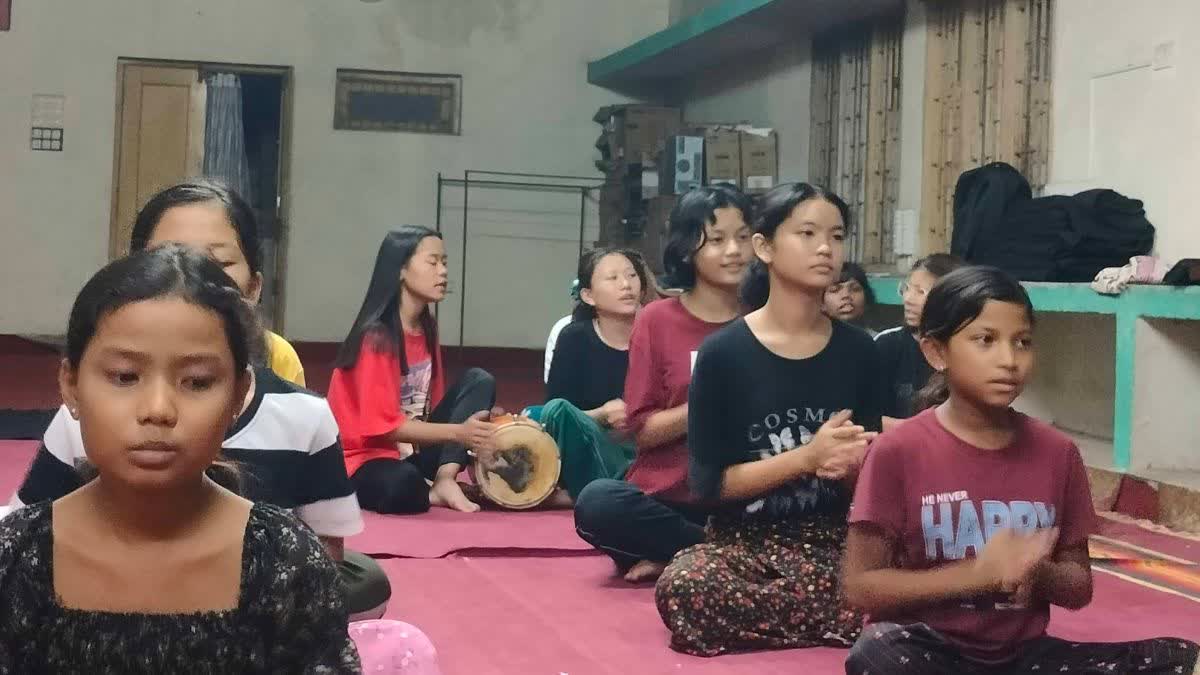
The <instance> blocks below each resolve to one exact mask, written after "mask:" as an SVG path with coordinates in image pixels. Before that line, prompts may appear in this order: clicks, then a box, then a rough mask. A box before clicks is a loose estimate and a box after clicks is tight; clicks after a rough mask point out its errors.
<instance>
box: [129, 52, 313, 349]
mask: <svg viewBox="0 0 1200 675" xmlns="http://www.w3.org/2000/svg"><path fill="white" fill-rule="evenodd" d="M128 66H158V67H162V68H188V69H193V68H194V69H197V70H198V71H199V73H200V75H201V76H203V75H204V72H205V71H206V70H221V71H224V72H232V73H246V74H255V75H264V74H266V75H279V76H280V78H281V79H282V94H281V97H280V98H281V100H280V111H279V113H280V118H279V167H278V171H277V172H276V181H277V185H276V186H275V195H276V200H277V202H276V203H277V205H276V208H275V212H276V220H277V221H278V223H279V233H278V234H279V239H278V242H277V245H278V249H277V251H276V255H275V269H274V270H273V272H274V274H275V279H276V284H275V314H274V317H273V319H272V322H271V323H272V325H271V326H268V328H282V327H283V325H284V315H285V314H286V312H287V258H288V246H289V243H290V240H291V227H290V225H289V223H290V215H291V203H292V199H291V197H292V194H291V173H292V106H293V101H294V96H293V87H294V76H295V71H294V69H293V68H292V66H276V65H256V64H247V63H225V62H221V61H186V60H179V59H143V58H133V57H124V56H122V57H118V58H117V68H116V101H115V104H114V108H113V110H114V119H113V168H112V189H111V191H110V192H111V194H110V199H111V207H110V212H109V219H108V242H109V243H108V254H109V257H110V258H111V257H112V255H113V254H114V251H116V250H117V248H116V247H115V242H114V240H113V237H114V236H115V233H116V232H117V218H118V214H117V192H118V188H120V175H121V171H120V169H121V111H122V107H123V106H124V104H125V88H124V81H125V68H126V67H128Z"/></svg>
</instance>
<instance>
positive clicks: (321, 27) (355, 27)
mask: <svg viewBox="0 0 1200 675" xmlns="http://www.w3.org/2000/svg"><path fill="white" fill-rule="evenodd" d="M668 10H669V6H668V3H666V2H645V1H644V0H609V1H607V2H603V3H600V2H589V1H588V0H454V2H429V1H428V0H388V1H387V2H380V3H365V2H358V1H357V0H339V1H338V2H332V3H331V2H317V1H314V0H308V1H305V2H297V1H295V0H258V1H257V2H251V3H247V2H236V1H235V0H203V1H201V0H186V1H185V0H178V1H175V2H170V3H166V2H157V1H155V0H109V1H106V2H85V3H80V2H73V1H70V0H37V1H36V2H17V3H14V5H13V17H12V30H11V31H10V32H5V33H0V90H2V91H3V92H4V94H3V96H0V270H3V272H2V273H0V274H2V275H3V280H4V282H3V283H0V333H59V332H62V330H63V325H64V322H65V317H66V314H67V310H68V308H69V304H70V302H71V301H72V299H73V298H74V295H75V293H76V292H77V291H78V289H79V287H80V286H81V285H82V283H83V282H84V281H85V280H86V279H87V277H88V276H89V275H90V274H91V273H92V272H94V271H95V270H96V269H97V268H98V267H99V266H100V265H102V264H103V263H104V262H105V259H106V255H107V240H108V229H109V222H108V221H109V213H110V205H111V198H112V186H113V176H112V165H113V137H114V131H113V130H114V108H115V92H116V63H117V59H118V58H119V57H130V58H152V59H179V60H195V61H207V62H222V63H245V64H265V65H283V66H291V67H293V68H294V92H293V93H294V99H293V110H294V115H293V132H292V139H291V147H292V161H291V166H290V169H291V194H292V197H293V199H292V204H291V213H290V222H289V226H290V237H289V238H290V248H289V250H288V252H287V254H288V260H289V270H288V278H287V285H286V298H287V306H286V325H285V326H284V329H285V332H286V333H287V335H288V336H289V337H291V338H295V339H301V340H339V339H341V337H342V336H343V335H344V332H345V330H346V328H347V327H348V324H349V322H350V320H351V319H352V318H353V314H354V312H355V311H356V309H357V305H358V303H359V302H360V301H361V297H362V293H363V291H364V289H365V288H366V283H367V274H368V270H369V269H370V265H371V261H372V259H373V256H374V254H375V250H376V248H377V246H378V243H379V240H380V238H381V237H382V235H383V233H384V232H385V231H386V230H387V229H388V228H389V227H390V226H393V225H396V224H400V223H426V224H432V223H433V222H434V220H435V216H436V214H435V210H436V209H435V179H434V176H435V174H436V173H437V172H438V171H441V172H443V173H446V174H450V175H456V176H461V175H462V171H463V170H464V169H468V168H478V169H509V170H515V171H529V172H541V173H554V174H573V175H585V176H597V178H599V175H598V174H597V172H596V170H595V168H594V166H593V165H592V161H593V159H594V155H595V151H594V150H593V148H592V144H593V142H594V141H595V138H596V136H597V135H598V132H599V127H598V126H597V125H595V124H594V123H593V122H592V120H591V117H592V114H593V113H594V112H595V110H596V108H597V107H599V106H600V105H603V104H606V103H611V102H614V101H619V100H621V99H620V97H618V96H616V95H614V94H612V93H611V92H607V91H604V90H601V89H599V88H595V87H591V86H589V85H587V84H586V75H585V69H586V63H587V61H588V60H591V59H595V58H599V57H601V56H603V55H605V54H607V53H609V52H611V51H613V50H615V49H617V48H620V47H622V46H625V45H627V44H629V43H630V42H632V41H634V40H636V39H638V38H641V37H643V36H645V35H647V34H649V33H652V32H654V31H656V30H659V29H661V28H663V27H664V26H665V25H666V23H667V14H668ZM339 67H345V68H364V69H378V70H394V71H415V72H435V73H459V74H462V76H463V115H462V128H463V134H462V136H459V137H443V136H427V135H418V134H403V133H365V132H348V131H334V130H333V128H332V117H333V92H334V73H335V70H336V69H337V68H339ZM34 94H62V95H65V96H66V100H67V110H66V120H65V126H66V134H65V136H66V149H65V151H64V152H62V153H48V152H31V151H30V149H29V126H30V104H31V97H32V96H33V95H34ZM459 196H460V197H461V195H459ZM481 199H483V198H482V197H481ZM460 201H461V200H460ZM480 204H481V205H483V206H485V207H487V208H489V209H491V210H492V211H494V212H493V213H491V214H486V213H485V214H481V215H480V216H479V220H478V221H475V220H473V222H472V233H474V234H479V235H480V236H481V237H485V238H486V239H481V240H479V241H478V242H477V241H476V240H475V239H472V246H473V247H474V248H475V255H473V256H470V253H469V254H468V255H469V256H470V257H471V260H472V262H471V264H472V265H473V266H474V265H479V266H480V269H478V270H475V271H474V273H473V278H474V279H476V280H482V282H483V283H484V284H485V286H486V287H488V288H505V287H506V285H508V286H510V287H511V288H509V290H511V291H512V292H513V293H514V294H516V293H526V294H529V293H534V294H539V293H546V294H547V295H546V297H545V298H543V297H540V296H535V297H528V296H527V297H525V298H524V300H522V299H521V298H520V296H519V295H516V296H515V298H514V300H513V302H512V303H511V304H509V305H507V306H504V305H497V306H495V310H494V311H492V312H490V313H489V314H488V315H487V317H486V318H485V319H481V320H480V322H479V323H478V324H477V325H487V326H494V327H495V330H493V331H490V332H489V331H483V333H482V334H479V335H477V336H476V337H477V338H478V339H479V340H480V341H481V342H479V343H481V344H497V345H516V344H521V345H528V346H535V345H538V344H540V343H541V342H542V341H544V336H545V333H546V331H547V330H548V329H549V326H550V322H552V321H553V319H554V318H556V317H557V316H558V315H561V313H562V312H564V311H565V310H566V309H567V306H568V303H567V298H566V292H565V290H562V289H565V288H566V286H567V284H568V283H569V281H570V278H571V277H572V275H573V272H574V267H575V259H574V256H575V250H576V249H577V247H578V228H577V222H578V219H579V205H578V200H570V199H560V198H557V197H553V198H541V197H539V196H538V195H536V194H532V193H529V194H524V193H523V194H520V195H507V196H505V197H492V198H491V201H490V202H488V203H484V202H482V201H481V202H480ZM473 209H474V207H473ZM587 210H588V211H589V218H590V222H591V223H592V224H593V226H594V223H595V215H594V212H595V205H594V203H593V204H591V205H589V207H588V209H587ZM446 220H448V221H450V222H461V212H459V213H458V214H456V215H455V214H450V215H446ZM489 223H490V224H489ZM448 236H451V237H452V236H453V233H452V232H449V231H448ZM460 236H461V233H460ZM497 240H502V241H504V242H505V244H504V246H500V247H497V246H493V245H492V244H494V243H495V241H497ZM476 244H478V246H476ZM454 248H455V249H456V250H457V246H455V247H454ZM496 250H499V251H500V253H497V254H496V255H490V253H491V252H493V251H496ZM547 251H550V252H552V253H553V254H554V255H548V254H547V253H546V252H547ZM559 254H562V255H565V256H566V257H565V258H564V257H561V256H559ZM459 257H461V256H460V255H459V254H457V253H456V254H453V255H452V258H459ZM453 264H454V262H453V261H452V265H453ZM531 267H532V268H535V269H541V270H542V271H543V272H544V274H545V278H546V279H548V280H549V281H550V283H549V284H541V285H532V284H525V285H520V284H519V283H517V282H515V281H513V280H514V279H519V278H520V277H519V276H518V271H524V270H527V269H529V268H531ZM452 276H457V275H456V272H452ZM525 276H528V275H527V274H526V275H525ZM470 278H471V277H469V278H468V289H467V290H468V292H470V291H472V289H473V287H472V286H471V281H470ZM560 286H561V287H562V288H561V289H560V288H559V287H560ZM543 288H545V289H547V290H544V291H543V290H542V289H543ZM456 290H458V292H459V293H460V295H459V296H458V297H461V289H456ZM560 290H562V292H559V291H560ZM481 292H482V291H481ZM489 297H491V296H489ZM551 299H552V302H551ZM450 302H451V304H453V297H452V298H451V301H450ZM554 303H557V304H554ZM468 305H469V306H471V305H472V302H471V301H468ZM531 308H532V309H531ZM444 309H446V310H449V311H444V312H443V314H446V315H457V309H456V308H454V307H446V308H444ZM485 309H486V308H485ZM501 309H502V310H503V311H501ZM543 324H544V325H543ZM444 329H447V330H446V333H447V334H453V335H457V332H458V331H457V325H456V324H455V325H454V326H445V327H444Z"/></svg>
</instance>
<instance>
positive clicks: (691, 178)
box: [658, 136, 704, 195]
mask: <svg viewBox="0 0 1200 675" xmlns="http://www.w3.org/2000/svg"><path fill="white" fill-rule="evenodd" d="M658 167H659V177H658V193H659V194H663V195H678V194H683V193H684V192H687V191H688V190H691V189H692V188H695V187H699V186H701V185H703V184H704V137H703V136H671V137H670V138H668V139H667V145H666V149H664V150H663V153H662V155H661V158H660V159H659V165H658Z"/></svg>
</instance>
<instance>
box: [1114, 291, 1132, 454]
mask: <svg viewBox="0 0 1200 675" xmlns="http://www.w3.org/2000/svg"><path fill="white" fill-rule="evenodd" d="M1137 324H1138V316H1137V314H1135V313H1134V312H1132V311H1129V310H1126V311H1121V312H1118V313H1117V340H1116V349H1115V350H1114V351H1115V353H1116V357H1115V359H1114V361H1115V363H1114V364H1113V367H1114V369H1115V372H1114V375H1115V378H1114V384H1115V387H1116V388H1115V389H1114V391H1113V468H1114V469H1116V470H1117V471H1128V470H1129V463H1130V456H1131V454H1132V448H1133V399H1134V389H1133V385H1134V377H1135V376H1136V375H1135V374H1136V369H1135V367H1134V366H1135V365H1136V361H1137Z"/></svg>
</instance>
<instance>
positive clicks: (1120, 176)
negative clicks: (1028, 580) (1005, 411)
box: [1031, 0, 1200, 472]
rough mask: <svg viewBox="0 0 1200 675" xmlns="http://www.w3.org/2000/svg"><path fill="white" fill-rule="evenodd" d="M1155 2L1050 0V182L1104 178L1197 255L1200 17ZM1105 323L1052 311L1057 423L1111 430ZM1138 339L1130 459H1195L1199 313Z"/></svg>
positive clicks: (1063, 185) (1048, 370) (1049, 411)
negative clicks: (1194, 29) (1196, 33)
mask: <svg viewBox="0 0 1200 675" xmlns="http://www.w3.org/2000/svg"><path fill="white" fill-rule="evenodd" d="M1153 5H1154V9H1153V11H1147V10H1146V8H1144V7H1141V6H1135V5H1132V4H1130V3H1126V2H1120V1H1119V0H1057V2H1056V3H1055V16H1054V27H1053V28H1054V35H1053V45H1052V49H1053V56H1052V66H1053V94H1052V115H1053V117H1052V120H1053V127H1052V130H1051V165H1050V182H1049V183H1050V184H1049V185H1048V187H1047V192H1050V193H1068V194H1069V193H1074V192H1077V191H1079V190H1084V189H1089V188H1092V187H1109V188H1113V189H1115V190H1117V191H1119V192H1122V193H1124V194H1126V195H1129V196H1131V197H1136V198H1138V199H1142V200H1144V201H1145V202H1146V211H1147V215H1148V216H1149V218H1150V220H1151V222H1153V223H1154V225H1155V227H1156V228H1157V241H1156V246H1155V248H1156V252H1157V253H1158V254H1159V255H1160V256H1162V257H1164V258H1168V259H1177V258H1181V257H1189V256H1190V257H1195V256H1197V255H1200V228H1197V227H1196V220H1195V218H1196V216H1195V213H1194V209H1193V208H1191V203H1190V202H1191V199H1190V197H1191V195H1192V194H1193V193H1194V192H1195V186H1196V185H1197V184H1198V183H1200V165H1198V164H1197V163H1196V161H1195V158H1196V157H1197V156H1198V155H1200V115H1198V114H1197V111H1198V110H1200V92H1198V90H1197V88H1196V87H1195V86H1194V82H1195V81H1196V79H1197V78H1198V77H1200V41H1196V40H1195V39H1194V38H1193V36H1192V35H1191V34H1190V33H1188V32H1186V31H1185V30H1183V29H1184V28H1185V27H1191V26H1196V25H1200V4H1198V3H1195V2H1192V1H1191V0H1159V1H1157V2H1155V3H1153ZM1116 27H1119V29H1116ZM1189 38H1193V39H1189ZM1156 52H1157V56H1156ZM1112 331H1113V323H1112V321H1111V319H1100V318H1097V317H1085V316H1065V317H1061V318H1060V317H1055V319H1054V320H1053V321H1051V322H1047V324H1046V325H1045V326H1044V327H1043V329H1042V330H1041V335H1040V337H1039V340H1040V342H1041V347H1040V352H1041V354H1042V355H1043V356H1042V359H1041V363H1040V365H1039V369H1040V370H1041V373H1040V377H1039V383H1038V386H1036V387H1035V388H1034V389H1033V390H1032V392H1031V393H1032V394H1033V398H1035V399H1036V400H1037V402H1038V406H1039V408H1041V409H1042V410H1044V411H1045V414H1046V416H1048V417H1050V418H1052V419H1054V420H1055V421H1056V422H1057V423H1058V424H1060V425H1061V426H1063V427H1065V428H1068V429H1072V430H1076V431H1082V432H1084V433H1085V434H1090V435H1093V436H1109V435H1111V425H1112V412H1111V411H1112V405H1113V391H1114V389H1113V387H1114V385H1113V378H1112V372H1111V368H1110V367H1109V364H1110V363H1111V358H1112V354H1113V345H1114V340H1113V337H1112ZM1137 340H1138V349H1137V361H1136V371H1135V385H1134V394H1135V403H1134V422H1133V447H1132V454H1133V458H1132V466H1131V469H1133V470H1134V471H1138V472H1142V471H1146V470H1153V469H1178V468H1186V469H1191V470H1193V471H1195V470H1200V459H1197V456H1196V453H1195V448H1196V447H1198V446H1200V426H1197V425H1196V424H1195V423H1194V422H1193V421H1191V420H1194V418H1195V414H1196V407H1195V403H1194V401H1195V397H1194V392H1195V391H1196V390H1197V388H1198V387H1200V370H1198V369H1197V363H1200V356H1198V355H1200V322H1185V321H1180V322H1174V321H1152V322H1142V323H1141V325H1140V327H1139V329H1138V334H1137ZM1083 355H1089V356H1088V357H1087V358H1084V357H1083ZM1089 459H1091V458H1089ZM1095 463H1097V464H1099V463H1100V462H1098V461H1097V462H1095Z"/></svg>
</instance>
